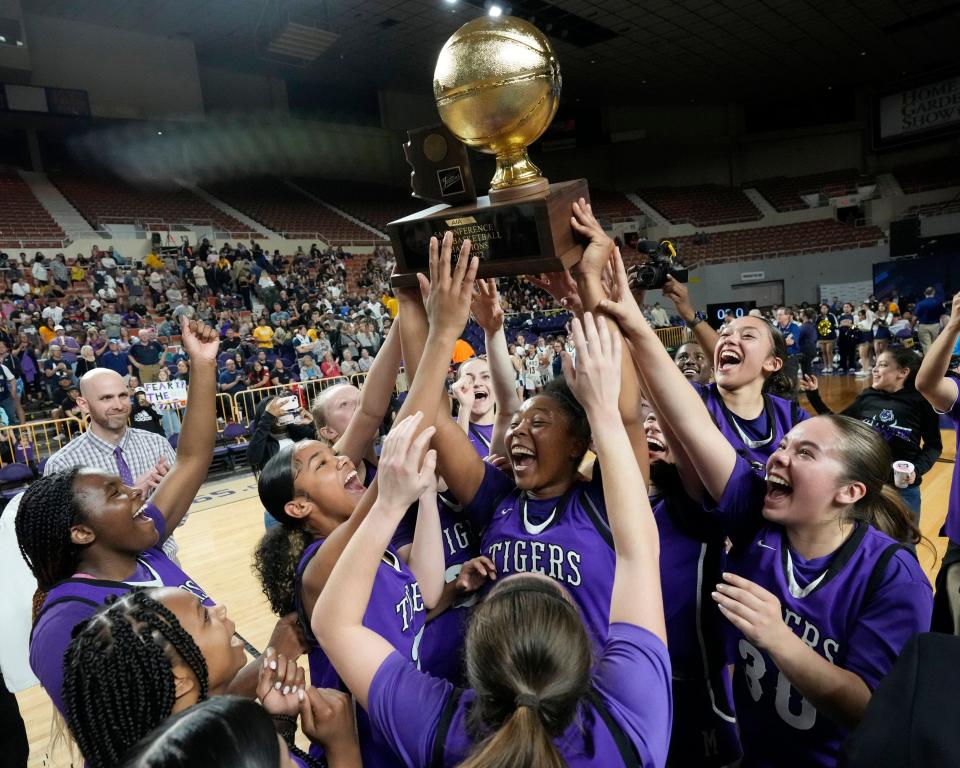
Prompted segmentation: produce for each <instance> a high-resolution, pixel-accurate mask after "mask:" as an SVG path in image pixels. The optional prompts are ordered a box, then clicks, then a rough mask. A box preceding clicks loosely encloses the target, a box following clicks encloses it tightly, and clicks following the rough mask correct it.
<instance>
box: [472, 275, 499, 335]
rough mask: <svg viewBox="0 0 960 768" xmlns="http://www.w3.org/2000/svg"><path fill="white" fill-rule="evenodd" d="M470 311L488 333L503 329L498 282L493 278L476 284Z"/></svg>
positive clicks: (478, 281)
mask: <svg viewBox="0 0 960 768" xmlns="http://www.w3.org/2000/svg"><path fill="white" fill-rule="evenodd" d="M470 311H471V312H472V313H473V318H474V320H476V321H477V324H478V325H479V326H480V327H481V328H483V330H484V331H485V332H486V333H489V334H493V333H496V332H497V331H499V330H500V329H501V328H503V306H502V305H501V304H500V292H499V291H498V290H497V281H496V280H494V279H492V278H491V279H489V280H477V281H476V283H474V290H473V298H472V299H471V301H470Z"/></svg>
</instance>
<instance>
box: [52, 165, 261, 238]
mask: <svg viewBox="0 0 960 768" xmlns="http://www.w3.org/2000/svg"><path fill="white" fill-rule="evenodd" d="M50 180H51V181H52V182H53V183H54V184H56V186H57V188H58V189H59V190H60V191H61V192H62V193H63V195H64V197H66V198H67V199H68V200H69V201H70V202H71V203H72V204H73V206H74V207H75V208H76V209H77V210H78V211H79V212H80V214H81V215H82V216H83V217H84V218H85V219H86V220H87V221H88V222H90V224H91V226H93V227H94V228H99V227H100V226H102V225H104V224H135V225H138V226H141V227H143V228H144V229H146V230H157V231H166V230H168V229H169V228H170V227H171V226H174V225H177V224H180V225H190V224H212V225H213V227H214V228H215V229H216V230H217V231H218V232H222V233H225V234H226V233H229V235H230V238H231V239H237V238H242V239H250V238H259V237H261V235H260V234H259V233H256V232H253V231H252V230H251V229H250V228H249V227H248V226H247V225H246V224H242V223H241V222H239V221H237V220H236V219H234V218H233V217H232V216H228V215H227V214H225V213H224V212H223V211H221V210H220V209H219V208H215V207H214V206H212V205H210V204H209V203H208V202H207V201H205V200H203V199H201V198H199V197H197V196H196V195H194V194H193V193H192V192H190V191H189V190H186V189H182V188H180V187H177V188H173V189H167V188H165V189H149V188H138V187H133V186H130V185H128V184H125V183H124V182H123V181H121V180H119V179H107V178H96V177H80V176H67V175H63V176H54V175H51V177H50Z"/></svg>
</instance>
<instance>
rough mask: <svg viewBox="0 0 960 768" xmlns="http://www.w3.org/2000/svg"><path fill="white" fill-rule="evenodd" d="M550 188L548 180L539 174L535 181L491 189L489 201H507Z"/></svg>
mask: <svg viewBox="0 0 960 768" xmlns="http://www.w3.org/2000/svg"><path fill="white" fill-rule="evenodd" d="M549 189H550V182H549V181H548V180H547V179H545V178H543V176H541V177H540V178H539V179H537V180H536V181H529V182H527V183H526V184H518V185H517V186H515V187H504V188H503V189H491V190H490V192H489V195H490V202H491V203H507V202H510V201H511V200H522V199H523V198H525V197H536V196H537V195H543V194H546V192H547V191H548V190H549Z"/></svg>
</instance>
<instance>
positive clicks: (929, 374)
mask: <svg viewBox="0 0 960 768" xmlns="http://www.w3.org/2000/svg"><path fill="white" fill-rule="evenodd" d="M958 338H960V291H957V293H956V295H955V296H954V297H953V303H952V304H951V305H950V319H949V320H948V321H947V325H946V327H945V328H944V329H943V330H942V331H941V332H940V335H939V336H937V339H936V341H934V342H933V344H932V345H931V346H930V349H928V350H926V351H925V353H924V355H923V364H922V365H921V366H920V370H919V371H917V391H918V392H919V393H920V394H921V395H923V396H924V397H925V398H926V399H927V402H929V403H930V405H932V406H933V407H934V408H936V409H937V410H938V411H940V412H941V413H946V412H947V411H949V410H950V409H951V408H953V404H954V403H955V402H957V395H958V386H957V380H956V379H948V378H946V375H947V369H948V368H949V367H950V358H951V357H952V356H953V349H954V347H956V346H957V339H958Z"/></svg>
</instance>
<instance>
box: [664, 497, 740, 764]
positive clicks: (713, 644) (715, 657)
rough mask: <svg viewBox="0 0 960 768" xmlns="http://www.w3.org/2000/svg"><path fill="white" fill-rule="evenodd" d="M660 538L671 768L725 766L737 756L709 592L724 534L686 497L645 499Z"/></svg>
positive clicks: (717, 618) (717, 570)
mask: <svg viewBox="0 0 960 768" xmlns="http://www.w3.org/2000/svg"><path fill="white" fill-rule="evenodd" d="M651 502H652V503H653V516H654V518H655V519H656V521H657V530H658V532H659V534H660V584H661V588H662V591H663V596H664V599H663V608H664V617H665V619H666V625H667V647H668V648H669V650H670V665H671V667H672V668H673V705H674V714H673V733H672V734H671V739H670V762H671V764H673V765H697V766H700V767H701V768H706V767H707V766H716V767H717V768H719V767H720V766H725V765H728V764H730V763H733V762H734V761H736V760H737V759H738V758H739V757H740V755H741V750H740V740H739V738H738V736H737V729H736V717H735V716H734V710H733V701H732V696H731V688H730V680H729V674H728V672H727V667H726V663H725V657H724V654H723V637H722V633H721V625H720V620H721V619H722V616H721V615H720V612H719V611H718V610H717V608H716V606H715V605H714V604H713V601H712V600H711V599H710V597H709V593H710V592H711V591H712V590H713V588H714V585H715V584H716V583H717V582H718V581H719V580H720V573H721V570H722V563H723V561H724V559H725V557H724V536H723V533H722V532H721V531H720V530H719V527H718V526H716V525H711V524H710V523H711V521H710V520H704V518H705V517H706V516H705V515H704V512H703V508H702V507H701V505H700V503H699V502H695V501H693V500H692V499H690V498H689V497H687V496H685V495H682V494H681V495H679V496H677V495H673V496H671V497H669V498H665V497H659V498H656V499H651Z"/></svg>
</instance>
